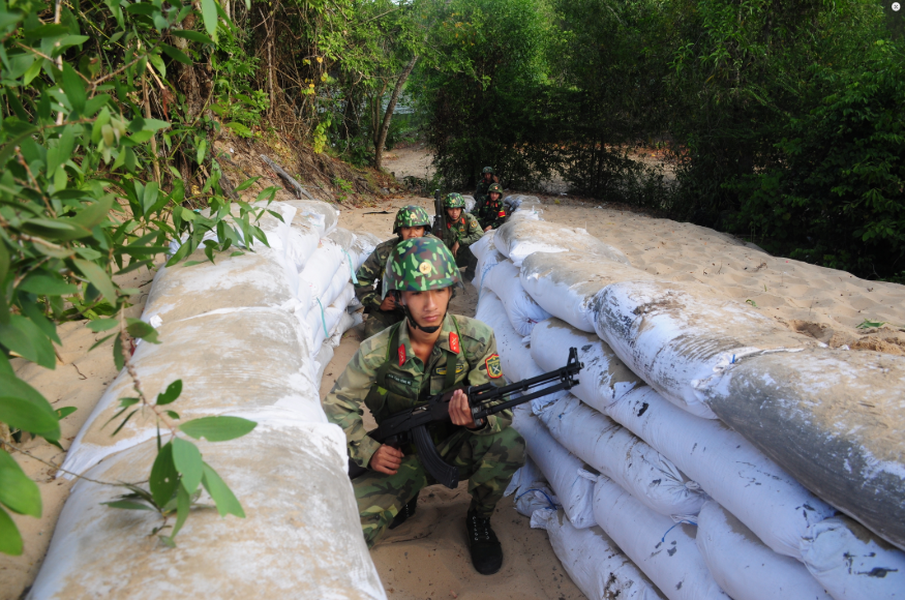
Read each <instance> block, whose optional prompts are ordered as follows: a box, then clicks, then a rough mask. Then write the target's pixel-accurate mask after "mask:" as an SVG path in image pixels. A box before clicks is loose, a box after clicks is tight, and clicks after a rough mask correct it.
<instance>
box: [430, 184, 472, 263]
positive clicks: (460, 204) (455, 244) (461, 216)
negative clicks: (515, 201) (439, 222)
mask: <svg viewBox="0 0 905 600" xmlns="http://www.w3.org/2000/svg"><path fill="white" fill-rule="evenodd" d="M443 207H444V208H445V209H446V231H437V232H434V233H435V234H436V235H437V236H438V237H439V238H440V239H441V240H443V243H444V244H446V247H447V248H449V251H450V252H452V254H453V256H454V257H455V259H456V265H457V266H459V267H465V278H466V279H468V280H471V279H473V278H474V275H475V271H476V270H477V266H478V258H477V257H476V256H475V255H474V254H472V252H471V248H470V246H471V245H472V244H474V243H475V242H476V241H478V240H479V239H481V236H482V235H484V230H483V229H481V225H480V223H478V220H477V219H476V218H475V216H474V215H472V214H469V213H467V212H465V198H463V197H462V194H459V193H458V192H453V193H451V194H449V195H447V196H446V198H445V199H444V200H443Z"/></svg>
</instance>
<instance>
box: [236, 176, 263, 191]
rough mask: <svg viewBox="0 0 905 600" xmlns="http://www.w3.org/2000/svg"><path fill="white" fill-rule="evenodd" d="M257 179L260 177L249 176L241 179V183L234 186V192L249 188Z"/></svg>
mask: <svg viewBox="0 0 905 600" xmlns="http://www.w3.org/2000/svg"><path fill="white" fill-rule="evenodd" d="M259 179H260V177H249V178H248V179H246V180H245V181H243V182H242V183H240V184H239V185H237V186H236V192H241V191H243V190H246V189H248V188H250V187H251V186H253V185H254V184H255V182H256V181H257V180H259Z"/></svg>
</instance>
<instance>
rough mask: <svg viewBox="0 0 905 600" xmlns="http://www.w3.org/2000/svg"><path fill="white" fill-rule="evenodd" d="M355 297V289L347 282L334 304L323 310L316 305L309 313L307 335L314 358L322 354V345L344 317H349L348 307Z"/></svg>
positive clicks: (319, 305)
mask: <svg viewBox="0 0 905 600" xmlns="http://www.w3.org/2000/svg"><path fill="white" fill-rule="evenodd" d="M354 297H355V288H354V287H352V284H351V283H348V282H346V285H345V287H344V288H343V291H342V292H341V293H340V295H339V296H338V297H337V298H336V299H335V300H334V302H333V304H330V305H329V306H324V307H323V308H321V304H318V303H315V306H314V308H313V309H312V310H311V311H310V312H309V313H308V317H307V330H308V331H307V333H308V334H309V335H310V336H311V339H310V350H311V353H312V357H313V356H315V355H317V353H318V352H320V349H321V344H323V343H324V340H327V339H329V338H330V336H331V335H332V332H333V331H335V329H336V327H337V325H338V324H339V322H340V320H341V319H342V317H343V315H348V312H347V311H346V306H348V304H349V302H351V300H352V298H354Z"/></svg>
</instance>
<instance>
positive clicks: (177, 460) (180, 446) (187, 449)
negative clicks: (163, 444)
mask: <svg viewBox="0 0 905 600" xmlns="http://www.w3.org/2000/svg"><path fill="white" fill-rule="evenodd" d="M173 463H174V464H175V465H176V470H177V471H179V473H180V474H181V475H182V487H183V488H185V491H187V492H188V493H189V494H191V493H193V492H194V491H195V490H196V489H198V485H199V484H200V483H201V476H202V475H203V473H202V465H203V461H202V460H201V451H200V450H198V446H196V445H195V444H193V443H192V442H189V441H186V440H184V439H182V438H178V437H177V438H173Z"/></svg>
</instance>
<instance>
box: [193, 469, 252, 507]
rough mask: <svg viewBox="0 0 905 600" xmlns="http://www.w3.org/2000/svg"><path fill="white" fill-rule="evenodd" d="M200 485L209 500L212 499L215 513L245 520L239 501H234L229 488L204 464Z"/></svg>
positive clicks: (234, 497)
mask: <svg viewBox="0 0 905 600" xmlns="http://www.w3.org/2000/svg"><path fill="white" fill-rule="evenodd" d="M201 483H202V485H204V489H206V490H207V493H208V494H210V495H211V498H213V499H214V504H216V505H217V512H219V513H220V516H221V517H225V516H226V515H236V516H237V517H239V518H242V519H244V518H245V511H244V510H242V505H241V504H239V500H237V499H236V496H235V495H234V494H233V492H232V490H230V489H229V486H228V485H226V483H225V482H224V481H223V480H222V479H220V476H219V475H217V472H216V471H214V470H213V469H212V468H211V467H210V465H208V464H207V463H204V476H203V477H202V478H201Z"/></svg>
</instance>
